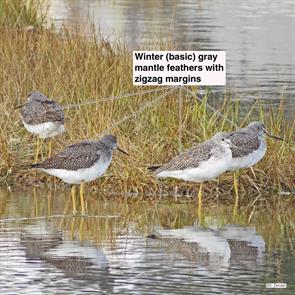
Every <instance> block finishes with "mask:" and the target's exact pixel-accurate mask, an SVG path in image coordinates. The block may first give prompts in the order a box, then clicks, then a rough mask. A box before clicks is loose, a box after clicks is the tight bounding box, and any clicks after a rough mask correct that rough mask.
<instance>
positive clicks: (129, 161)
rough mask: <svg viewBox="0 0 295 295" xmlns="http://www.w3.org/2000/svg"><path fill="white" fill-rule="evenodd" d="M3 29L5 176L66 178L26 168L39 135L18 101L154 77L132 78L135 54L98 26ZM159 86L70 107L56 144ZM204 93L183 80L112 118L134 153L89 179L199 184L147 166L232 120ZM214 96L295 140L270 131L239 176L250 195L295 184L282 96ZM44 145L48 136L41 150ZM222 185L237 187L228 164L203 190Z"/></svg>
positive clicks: (110, 185)
mask: <svg viewBox="0 0 295 295" xmlns="http://www.w3.org/2000/svg"><path fill="white" fill-rule="evenodd" d="M3 3H4V2H3ZM0 30H1V32H0V50H1V52H2V62H1V64H0V83H1V84H0V85H1V86H2V87H1V89H0V95H1V99H2V103H1V105H0V107H1V114H2V116H1V118H0V126H1V130H0V150H1V156H0V182H1V183H8V184H16V183H18V184H23V185H26V184H33V185H35V184H36V185H38V184H42V183H47V184H48V185H60V184H61V183H60V182H59V180H57V179H56V178H53V177H50V176H47V175H45V174H43V173H37V174H36V172H35V171H30V170H27V169H25V167H26V166H27V165H28V164H30V163H32V161H33V157H34V151H35V142H36V138H35V137H33V136H32V135H31V134H29V133H28V132H27V131H26V130H25V129H24V127H23V126H22V124H21V121H20V118H19V113H18V111H14V110H13V107H14V106H15V105H18V104H20V103H23V102H24V100H25V97H26V96H27V94H28V93H29V92H31V91H32V90H40V91H42V92H43V93H45V94H46V95H47V96H48V97H52V98H55V99H57V100H58V101H59V102H60V103H61V104H62V105H64V106H66V105H70V104H79V103H83V102H85V101H88V100H99V99H100V98H104V97H110V96H114V95H120V94H122V93H131V92H137V91H144V90H146V89H148V87H134V86H133V85H132V55H131V52H130V50H129V49H128V48H127V47H126V46H124V44H121V43H119V42H117V43H116V42H114V43H113V44H110V43H108V42H107V41H105V40H98V39H97V38H96V37H95V36H96V35H95V34H93V35H92V36H87V37H86V36H84V35H83V34H80V33H79V32H78V31H77V32H73V31H71V32H70V31H68V30H67V29H63V30H62V31H60V32H58V33H56V32H54V31H51V30H47V29H44V28H42V27H40V28H38V29H37V30H35V31H27V30H19V29H12V28H11V27H10V28H7V27H5V26H2V27H1V28H0ZM165 46H166V48H167V47H169V46H170V45H169V44H168V45H163V44H160V45H157V46H156V45H155V47H156V48H155V49H159V48H161V49H163V47H165ZM192 89H193V90H194V91H196V89H194V88H192ZM157 95H159V94H154V93H153V94H145V95H138V96H135V97H132V98H122V99H120V100H117V101H111V102H102V103H99V101H98V103H97V104H92V105H87V106H80V107H75V108H69V109H65V112H66V118H67V119H66V130H67V131H66V133H65V134H63V135H61V136H59V137H57V138H55V139H54V140H55V142H54V152H57V151H60V150H62V149H63V148H64V147H65V146H66V145H68V144H71V143H74V142H77V141H80V140H84V139H89V138H93V137H94V136H95V135H97V134H98V133H99V132H101V131H103V130H105V129H106V128H108V127H109V126H111V125H112V124H113V123H115V122H117V121H118V120H121V119H122V118H124V117H125V116H126V115H128V114H130V113H131V112H133V111H136V110H138V109H139V108H140V107H141V106H142V105H144V104H145V103H147V102H149V101H152V100H153V99H154V98H155V97H156V96H157ZM207 99H208V97H207V96H205V99H204V101H203V103H199V102H197V101H196V100H195V99H193V98H192V97H191V96H189V95H188V94H187V93H185V92H184V91H183V90H182V91H181V93H180V92H179V91H178V92H174V93H173V94H171V95H168V96H167V97H166V98H164V99H163V100H162V101H161V102H160V103H158V104H156V105H155V106H153V107H152V108H148V109H146V110H145V111H144V112H142V113H141V114H140V115H138V116H137V117H136V118H132V119H130V120H127V121H126V122H124V123H122V124H120V125H118V126H117V127H116V128H114V129H113V130H112V131H111V133H114V134H116V135H117V137H118V140H119V143H120V145H121V146H122V148H124V149H125V150H127V151H128V153H129V154H130V158H127V157H125V156H123V155H119V154H116V155H115V156H114V160H113V163H112V165H111V168H110V169H109V170H108V171H107V173H106V176H105V177H103V178H102V179H100V180H98V181H96V182H93V183H92V184H91V185H90V186H89V187H90V188H91V190H92V191H96V190H104V191H111V192H117V193H118V192H129V193H144V194H159V193H161V194H172V193H173V194H175V195H178V194H181V195H191V194H194V193H195V190H196V185H195V184H191V183H184V182H179V181H174V180H168V181H158V180H157V179H155V177H153V176H152V175H151V174H150V173H149V172H148V171H147V169H146V168H147V167H148V166H149V165H152V164H158V163H163V162H166V161H167V160H168V159H170V158H172V157H173V156H175V155H177V154H178V153H179V152H181V151H182V150H183V149H185V148H188V147H190V146H191V145H193V144H195V143H196V142H202V141H204V140H206V139H208V138H209V137H211V136H212V135H213V134H214V133H215V132H217V131H227V130H233V129H234V126H233V124H230V123H228V122H227V121H226V120H224V119H222V118H220V117H219V116H218V115H217V114H216V113H212V112H211V111H209V110H208V109H207V108H206V102H207ZM215 105H216V107H217V108H218V109H219V110H220V111H221V112H222V113H223V114H225V115H226V116H227V117H228V119H230V120H231V121H233V122H235V123H237V124H238V125H240V126H244V125H246V124H247V123H249V122H250V121H252V120H263V121H264V123H265V124H266V126H267V129H268V131H269V132H270V133H273V134H280V135H283V136H284V137H285V139H286V140H287V142H288V143H286V142H277V141H273V140H268V151H267V154H266V156H265V158H264V159H263V160H262V161H261V162H260V163H259V164H258V165H256V166H255V167H254V170H255V177H254V175H253V174H252V173H251V172H249V171H248V170H245V172H244V173H243V174H242V175H241V177H240V191H241V195H242V196H243V195H244V197H245V198H244V199H245V200H247V199H249V198H252V197H253V196H254V195H256V194H257V192H258V193H261V194H262V193H266V192H267V193H269V192H273V191H279V190H284V191H285V190H288V191H290V190H294V188H295V167H294V150H293V151H292V150H291V148H292V143H293V142H294V127H295V126H294V125H295V121H293V122H290V121H286V119H285V117H284V113H285V106H284V101H283V100H282V102H281V105H280V106H279V107H276V108H273V109H269V108H267V109H266V108H265V107H264V106H263V105H262V104H261V103H260V102H259V101H258V102H256V103H254V105H253V106H252V107H251V108H250V109H249V111H248V112H246V113H245V111H244V109H243V108H241V105H240V103H239V102H238V100H234V97H229V95H228V94H224V97H223V98H221V99H220V101H219V102H218V103H216V102H215ZM46 146H47V145H46V144H44V145H43V150H44V153H46ZM217 194H218V195H219V198H220V199H223V198H224V199H225V198H226V196H227V195H228V194H233V189H232V174H231V173H226V174H224V175H222V176H221V177H220V179H219V181H218V183H217V184H216V182H210V183H208V185H206V187H205V197H206V196H207V197H208V198H212V197H216V195H217Z"/></svg>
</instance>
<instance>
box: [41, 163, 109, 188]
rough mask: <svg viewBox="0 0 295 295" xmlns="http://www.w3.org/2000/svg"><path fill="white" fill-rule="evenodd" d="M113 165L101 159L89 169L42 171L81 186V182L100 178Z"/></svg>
mask: <svg viewBox="0 0 295 295" xmlns="http://www.w3.org/2000/svg"><path fill="white" fill-rule="evenodd" d="M110 163H111V159H110V160H109V161H104V159H99V160H98V161H97V162H96V163H95V164H94V165H93V166H91V167H89V168H81V169H78V170H66V169H40V170H42V171H44V172H46V173H48V174H50V175H53V176H56V177H58V178H60V179H62V180H63V181H64V182H66V183H70V184H79V183H81V182H89V181H92V180H94V179H96V178H98V177H100V176H101V175H102V174H104V172H105V171H106V170H107V168H108V167H109V165H110Z"/></svg>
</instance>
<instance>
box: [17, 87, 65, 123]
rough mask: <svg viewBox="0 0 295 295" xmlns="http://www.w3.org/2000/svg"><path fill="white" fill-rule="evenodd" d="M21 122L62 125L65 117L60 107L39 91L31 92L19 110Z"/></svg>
mask: <svg viewBox="0 0 295 295" xmlns="http://www.w3.org/2000/svg"><path fill="white" fill-rule="evenodd" d="M21 116H22V120H23V121H24V122H25V123H26V124H30V125H37V124H41V123H46V122H55V123H60V124H64V122H65V117H64V112H63V110H62V108H61V106H60V105H59V104H58V103H57V102H56V101H54V100H52V99H49V98H48V97H46V96H45V95H44V94H42V93H41V92H39V91H35V92H32V93H31V94H29V96H28V100H27V102H26V103H25V104H24V105H23V106H22V108H21Z"/></svg>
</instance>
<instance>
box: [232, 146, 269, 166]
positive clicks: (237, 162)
mask: <svg viewBox="0 0 295 295" xmlns="http://www.w3.org/2000/svg"><path fill="white" fill-rule="evenodd" d="M265 152H266V145H265V144H261V145H260V147H259V149H258V150H256V151H254V152H253V153H251V154H249V155H247V156H244V157H241V158H232V160H231V161H230V164H229V170H232V171H233V170H239V169H243V168H248V167H251V166H253V165H255V164H256V163H258V162H259V161H260V160H261V159H262V158H263V157H264V155H265Z"/></svg>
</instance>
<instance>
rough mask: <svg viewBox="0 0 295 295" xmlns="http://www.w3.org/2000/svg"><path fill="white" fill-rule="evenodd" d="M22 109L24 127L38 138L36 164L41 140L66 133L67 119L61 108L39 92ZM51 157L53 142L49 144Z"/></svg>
mask: <svg viewBox="0 0 295 295" xmlns="http://www.w3.org/2000/svg"><path fill="white" fill-rule="evenodd" d="M17 108H21V118H22V122H23V124H24V127H25V128H26V129H27V130H28V131H29V132H31V133H33V134H34V135H37V136H38V141H37V149H36V156H35V162H37V159H38V154H39V150H40V142H39V138H41V139H45V138H50V137H53V136H56V135H58V134H60V133H62V132H64V130H65V127H64V123H65V118H64V113H63V110H62V108H61V106H60V105H59V104H58V103H57V102H56V101H54V100H52V99H49V98H48V97H46V96H45V95H44V94H42V93H41V92H39V91H35V92H32V93H30V94H29V96H28V97H27V102H26V103H25V104H22V105H20V106H17V107H16V109H17ZM48 156H49V157H50V156H51V141H50V143H49V155H48Z"/></svg>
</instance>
